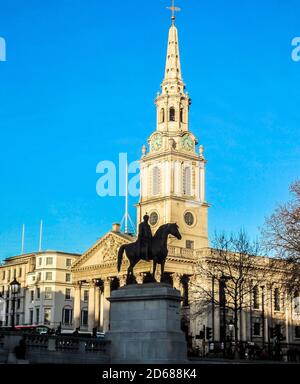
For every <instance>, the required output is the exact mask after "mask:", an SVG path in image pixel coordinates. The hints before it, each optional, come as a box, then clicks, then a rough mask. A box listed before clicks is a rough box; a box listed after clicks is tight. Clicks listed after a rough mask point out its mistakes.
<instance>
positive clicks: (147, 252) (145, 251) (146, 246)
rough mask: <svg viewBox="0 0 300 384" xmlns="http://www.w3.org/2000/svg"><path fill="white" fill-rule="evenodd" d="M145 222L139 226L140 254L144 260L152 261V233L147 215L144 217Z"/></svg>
mask: <svg viewBox="0 0 300 384" xmlns="http://www.w3.org/2000/svg"><path fill="white" fill-rule="evenodd" d="M143 220H144V221H142V222H141V223H140V225H139V233H138V240H137V241H138V247H139V253H140V255H141V257H142V258H143V259H144V260H146V261H150V257H151V240H152V231H151V227H150V225H149V223H148V221H149V216H148V215H147V213H146V215H145V216H144V217H143Z"/></svg>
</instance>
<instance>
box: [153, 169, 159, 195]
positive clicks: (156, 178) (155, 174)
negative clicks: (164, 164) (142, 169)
mask: <svg viewBox="0 0 300 384" xmlns="http://www.w3.org/2000/svg"><path fill="white" fill-rule="evenodd" d="M152 183H153V184H152V194H153V195H154V196H155V195H158V194H159V193H160V169H159V167H154V168H153V177H152Z"/></svg>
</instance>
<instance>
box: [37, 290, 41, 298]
mask: <svg viewBox="0 0 300 384" xmlns="http://www.w3.org/2000/svg"><path fill="white" fill-rule="evenodd" d="M36 298H37V299H40V298H41V288H37V289H36Z"/></svg>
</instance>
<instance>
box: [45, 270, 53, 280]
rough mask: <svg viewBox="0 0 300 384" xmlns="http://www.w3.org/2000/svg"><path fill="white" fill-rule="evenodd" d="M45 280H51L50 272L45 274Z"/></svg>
mask: <svg viewBox="0 0 300 384" xmlns="http://www.w3.org/2000/svg"><path fill="white" fill-rule="evenodd" d="M46 280H47V281H50V280H52V272H46Z"/></svg>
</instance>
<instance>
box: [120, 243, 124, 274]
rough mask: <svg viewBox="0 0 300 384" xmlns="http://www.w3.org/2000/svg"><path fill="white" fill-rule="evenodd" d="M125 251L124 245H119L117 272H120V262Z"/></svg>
mask: <svg viewBox="0 0 300 384" xmlns="http://www.w3.org/2000/svg"><path fill="white" fill-rule="evenodd" d="M124 251H125V244H123V245H121V247H120V248H119V252H118V272H120V270H121V265H122V260H123V253H124Z"/></svg>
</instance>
